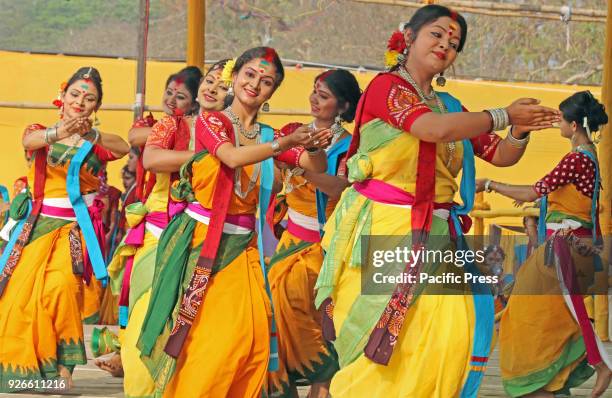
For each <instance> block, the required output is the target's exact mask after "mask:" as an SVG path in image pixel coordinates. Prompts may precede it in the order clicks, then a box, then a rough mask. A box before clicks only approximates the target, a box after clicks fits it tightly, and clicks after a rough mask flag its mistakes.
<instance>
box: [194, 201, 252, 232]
mask: <svg viewBox="0 0 612 398" xmlns="http://www.w3.org/2000/svg"><path fill="white" fill-rule="evenodd" d="M187 209H189V210H190V211H192V212H194V213H196V214H199V215H201V216H203V217H208V218H210V217H211V216H212V210H210V209H206V208H204V207H202V205H201V204H199V203H197V202H192V203H189V204H188V205H187ZM225 222H227V223H229V224H234V225H237V226H239V227H243V228H248V229H250V230H255V215H253V214H228V215H227V216H226V218H225Z"/></svg>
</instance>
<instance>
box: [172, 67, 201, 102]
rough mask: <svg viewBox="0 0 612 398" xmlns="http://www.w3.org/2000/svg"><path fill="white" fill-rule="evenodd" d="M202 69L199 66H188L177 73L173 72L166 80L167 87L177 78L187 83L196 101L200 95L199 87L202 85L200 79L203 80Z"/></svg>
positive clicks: (186, 85)
mask: <svg viewBox="0 0 612 398" xmlns="http://www.w3.org/2000/svg"><path fill="white" fill-rule="evenodd" d="M202 76H203V75H202V71H201V70H200V68H198V67H197V66H188V67H186V68H183V69H181V70H180V71H178V72H177V73H175V74H172V75H170V76H169V77H168V80H167V81H166V88H167V87H168V85H169V84H170V83H172V82H173V81H175V80H179V81H180V82H181V83H183V84H184V85H185V87H186V88H187V90H188V91H189V94H191V98H193V100H194V101H195V99H196V97H197V96H198V87H199V85H200V80H202Z"/></svg>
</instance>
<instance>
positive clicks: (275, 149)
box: [270, 139, 282, 156]
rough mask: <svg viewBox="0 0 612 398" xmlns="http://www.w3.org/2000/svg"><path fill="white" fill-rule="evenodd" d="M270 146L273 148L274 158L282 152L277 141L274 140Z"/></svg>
mask: <svg viewBox="0 0 612 398" xmlns="http://www.w3.org/2000/svg"><path fill="white" fill-rule="evenodd" d="M270 146H271V147H272V154H273V155H274V156H276V155H278V154H280V153H281V152H282V150H281V146H280V142H279V141H278V140H277V139H275V140H272V142H270Z"/></svg>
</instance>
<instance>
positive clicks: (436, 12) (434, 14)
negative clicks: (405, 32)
mask: <svg viewBox="0 0 612 398" xmlns="http://www.w3.org/2000/svg"><path fill="white" fill-rule="evenodd" d="M442 17H449V18H452V19H453V20H455V21H456V22H457V23H458V24H459V26H460V27H461V38H460V39H459V47H457V52H461V51H462V50H463V46H464V45H465V39H466V38H467V32H468V27H467V22H465V18H463V16H462V15H461V14H459V13H457V12H455V11H452V10H451V9H450V8H448V7H444V6H441V5H438V4H429V5H426V6H425V7H421V8H419V9H418V10H417V11H416V12H415V13H414V15H413V16H412V18H410V21H409V22H408V23H407V24H405V25H404V29H407V28H410V30H411V31H412V32H413V33H414V35H415V37H416V35H418V34H419V31H420V30H421V28H422V27H423V26H425V25H427V24H430V23H432V22H433V21H435V20H437V19H438V18H442Z"/></svg>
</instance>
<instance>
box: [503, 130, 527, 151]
mask: <svg viewBox="0 0 612 398" xmlns="http://www.w3.org/2000/svg"><path fill="white" fill-rule="evenodd" d="M512 129H513V128H510V131H509V132H508V135H507V136H506V139H508V143H509V144H510V145H512V146H513V147H515V148H525V147H526V146H527V144H529V139H530V137H531V135H530V134H529V133H527V136H526V137H525V138H520V139H519V138H516V137H514V136H513V135H512Z"/></svg>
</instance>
